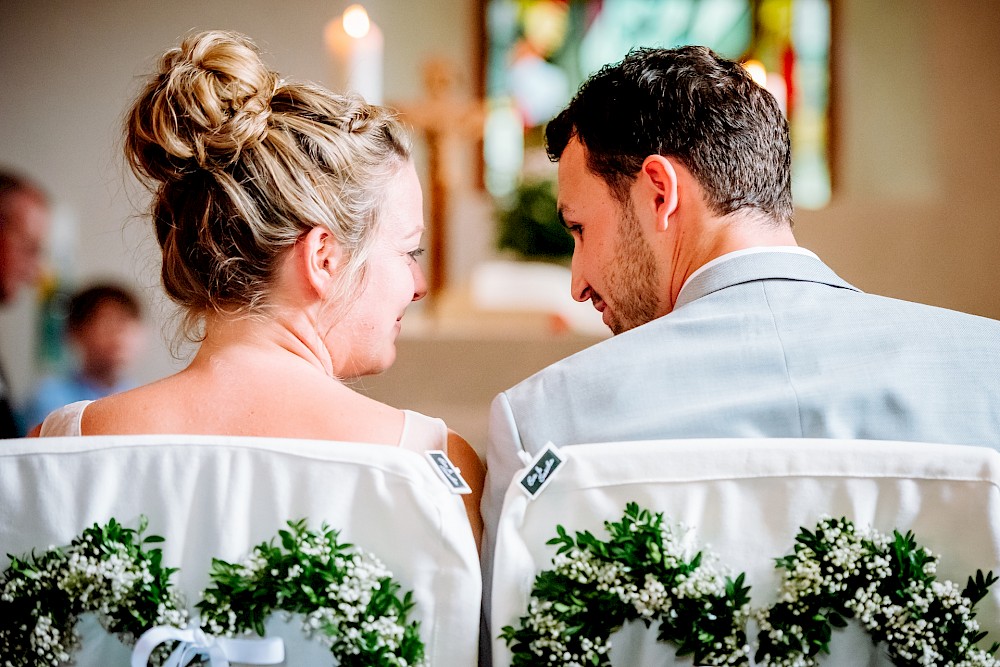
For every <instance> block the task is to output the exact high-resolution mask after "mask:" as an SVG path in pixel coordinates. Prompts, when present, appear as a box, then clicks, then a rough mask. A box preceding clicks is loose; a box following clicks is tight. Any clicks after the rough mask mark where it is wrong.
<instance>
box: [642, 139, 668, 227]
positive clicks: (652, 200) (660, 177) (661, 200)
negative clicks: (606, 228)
mask: <svg viewBox="0 0 1000 667" xmlns="http://www.w3.org/2000/svg"><path fill="white" fill-rule="evenodd" d="M639 185H640V186H641V189H640V193H641V194H642V195H644V197H645V198H644V202H646V205H648V206H649V207H650V209H651V212H652V213H653V215H654V216H655V219H656V231H659V232H665V231H667V228H668V227H669V226H670V216H672V215H673V214H674V213H675V212H676V211H677V170H676V169H674V163H673V162H672V161H671V160H670V158H667V157H664V156H662V155H650V156H648V157H647V158H646V159H645V160H643V162H642V169H641V170H640V171H639Z"/></svg>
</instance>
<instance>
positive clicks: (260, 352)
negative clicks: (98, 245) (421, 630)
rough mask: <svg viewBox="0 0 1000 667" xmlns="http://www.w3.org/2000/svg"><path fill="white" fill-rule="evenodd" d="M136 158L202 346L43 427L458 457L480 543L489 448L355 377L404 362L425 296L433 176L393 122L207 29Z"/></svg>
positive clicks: (159, 95) (149, 111)
mask: <svg viewBox="0 0 1000 667" xmlns="http://www.w3.org/2000/svg"><path fill="white" fill-rule="evenodd" d="M125 152H126V157H127V159H128V162H129V164H130V166H131V167H132V170H133V171H134V172H135V174H136V175H137V176H138V177H139V178H140V180H142V181H143V182H144V183H145V184H146V185H147V186H148V187H149V189H150V190H151V191H152V193H153V202H152V219H153V225H154V228H155V232H156V238H157V240H158V242H159V245H160V249H161V251H162V260H163V261H162V282H163V286H164V288H165V290H166V292H167V294H168V295H169V296H170V298H171V299H172V300H173V301H174V302H176V303H177V304H178V305H179V306H180V307H181V309H182V311H183V313H184V314H185V320H184V328H185V331H184V333H185V334H186V335H187V336H188V337H189V338H191V339H193V340H195V341H197V342H200V346H199V349H198V352H197V354H196V355H195V357H194V359H193V360H192V361H191V363H190V365H189V366H187V367H186V368H185V369H184V370H182V371H180V372H179V373H177V374H175V375H172V376H170V377H167V378H164V379H161V380H159V381H156V382H153V383H152V384H148V385H145V386H142V387H139V388H137V389H134V390H131V391H127V392H125V393H122V394H118V395H115V396H111V397H108V398H104V399H101V400H98V401H96V402H80V403H74V404H71V405H69V406H66V407H64V408H61V409H59V410H57V411H55V412H53V413H52V414H50V415H49V416H48V417H47V418H46V420H45V422H44V423H43V424H42V426H41V430H40V433H39V434H40V435H43V436H54V435H96V434H148V433H171V434H174V433H176V434H226V435H248V436H249V435H252V436H265V437H291V438H315V439H325V440H339V441H350V442H365V443H372V444H378V445H390V446H399V447H402V448H405V449H410V450H416V451H426V450H432V449H445V450H447V452H448V455H449V457H450V458H451V459H452V461H454V462H455V464H456V465H457V466H458V467H459V468H461V470H462V473H463V476H464V477H465V478H466V480H467V481H468V483H469V485H470V486H471V487H472V489H473V493H472V494H471V495H467V496H464V499H465V502H466V510H467V512H468V515H469V521H470V523H471V524H472V527H473V532H474V534H475V536H476V541H477V543H478V541H479V535H480V532H481V525H482V523H481V519H480V516H479V499H480V496H481V492H482V480H483V466H482V463H481V462H480V460H479V457H478V455H477V454H476V452H475V451H474V450H473V449H472V448H471V447H470V446H469V444H468V443H467V442H466V441H465V440H463V439H462V438H461V437H460V436H458V435H457V434H455V433H454V432H452V431H450V430H449V429H448V428H447V427H446V426H445V424H444V422H442V421H441V420H440V419H433V418H430V417H427V416H424V415H422V414H419V413H415V412H410V411H406V410H397V409H395V408H392V407H390V406H388V405H384V404H382V403H379V402H377V401H375V400H372V399H370V398H368V397H366V396H363V395H361V394H359V393H357V392H355V391H353V390H352V389H351V388H350V387H348V386H346V385H345V384H344V381H345V380H348V379H350V378H356V377H359V376H363V375H368V374H373V373H379V372H382V371H384V370H386V369H387V368H388V367H389V366H390V365H391V364H392V363H393V360H394V358H395V355H396V349H395V341H396V337H397V335H398V334H399V331H400V326H401V319H402V317H403V313H404V311H405V310H406V307H407V306H408V305H409V304H410V303H411V302H413V301H417V300H419V299H420V298H422V297H423V296H424V295H425V293H426V290H427V287H426V283H425V280H424V276H423V273H422V271H421V269H420V266H419V264H418V263H417V259H416V258H417V256H418V255H419V254H420V252H421V248H420V247H419V246H420V237H421V233H422V232H423V219H422V218H423V205H422V198H421V191H420V184H419V182H418V180H417V175H416V171H415V170H414V166H413V163H412V160H411V158H410V148H409V143H408V138H407V136H406V134H405V132H404V130H403V129H402V127H401V126H400V125H399V123H398V122H397V121H396V119H395V117H394V116H393V114H392V113H391V112H390V111H389V110H387V109H385V108H383V107H380V106H376V105H370V104H366V103H365V102H364V100H362V99H360V98H358V97H354V96H350V95H340V94H335V93H332V92H330V91H328V90H325V89H323V88H320V87H318V86H315V85H312V84H306V83H290V82H286V81H285V80H283V79H280V78H279V76H278V75H277V74H276V73H275V72H272V71H270V70H268V69H267V67H266V66H265V65H264V64H263V62H262V61H261V59H260V56H259V52H258V50H257V49H256V47H255V46H254V44H253V43H252V42H250V41H249V40H248V39H247V38H245V37H243V36H241V35H238V34H235V33H230V32H219V31H213V32H205V33H201V34H198V35H195V36H192V37H189V38H188V39H186V40H185V41H184V42H183V43H182V44H181V45H180V47H178V48H174V49H171V50H170V51H168V52H167V53H166V54H164V55H163V57H162V58H161V60H160V63H159V72H158V73H157V74H155V75H153V76H152V77H151V79H150V80H149V82H148V84H147V85H146V88H145V90H143V91H142V93H141V94H140V95H139V97H138V99H136V101H135V102H134V104H133V106H132V108H131V110H130V112H129V114H128V118H127V121H126V128H125ZM36 431H37V430H36Z"/></svg>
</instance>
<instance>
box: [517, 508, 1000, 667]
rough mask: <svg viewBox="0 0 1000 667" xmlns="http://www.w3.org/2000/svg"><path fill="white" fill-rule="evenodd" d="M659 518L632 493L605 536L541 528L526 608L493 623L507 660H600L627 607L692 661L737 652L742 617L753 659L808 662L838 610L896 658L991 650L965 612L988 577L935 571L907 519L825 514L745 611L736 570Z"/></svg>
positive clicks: (965, 659)
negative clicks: (775, 595) (858, 523)
mask: <svg viewBox="0 0 1000 667" xmlns="http://www.w3.org/2000/svg"><path fill="white" fill-rule="evenodd" d="M662 519H663V515H662V514H655V515H654V514H652V513H650V512H649V511H648V510H645V509H640V508H639V506H638V505H637V504H636V503H629V504H628V505H627V507H626V509H625V514H624V516H623V517H622V520H621V521H620V522H617V523H612V522H605V527H606V529H607V531H608V533H609V534H610V536H611V539H610V540H609V541H601V540H598V539H597V538H596V537H594V536H593V535H592V534H591V533H589V532H584V533H577V534H576V537H575V539H574V538H573V537H571V536H570V535H569V534H567V532H566V530H565V529H564V528H563V527H562V526H561V525H560V526H557V527H556V532H557V537H555V538H553V539H552V540H549V542H548V544H550V545H558V547H559V548H558V552H557V555H556V556H555V558H553V565H554V567H553V569H551V570H544V571H542V572H541V573H539V574H538V576H537V577H536V578H535V584H534V587H533V588H532V592H531V599H530V601H529V603H528V613H527V615H525V616H523V617H521V618H520V620H519V622H518V626H517V627H516V628H515V627H512V626H507V627H504V628H503V630H502V632H501V635H500V637H501V638H502V639H504V640H505V641H506V642H507V644H508V645H509V646H510V647H511V652H512V654H513V665H515V667H527V666H530V665H539V664H545V665H552V666H556V665H558V666H562V667H583V666H584V665H587V666H593V667H603V666H605V665H608V664H609V662H608V651H609V650H610V647H611V640H610V637H611V635H612V634H613V633H614V632H616V631H617V630H619V629H620V628H621V627H622V625H623V624H624V622H625V621H629V620H635V619H639V620H642V621H643V622H644V623H645V624H646V626H647V627H649V626H650V625H651V624H652V623H653V622H656V621H659V622H660V629H659V633H658V639H659V640H660V641H666V642H670V643H672V644H674V645H675V646H676V647H677V649H678V650H677V654H678V655H687V654H690V655H692V656H693V658H694V664H697V665H746V664H748V663H749V655H750V650H751V649H750V646H749V645H748V643H747V641H746V634H745V630H744V628H745V625H746V621H747V620H748V619H749V618H751V617H753V618H755V619H756V620H757V622H758V623H759V625H760V628H761V630H760V632H759V634H758V636H757V649H756V651H755V653H754V659H755V661H756V664H758V665H770V666H773V667H813V666H814V665H816V664H817V662H816V656H818V655H819V654H821V653H829V642H830V640H831V638H832V636H833V632H834V629H835V628H840V627H844V626H845V625H846V624H847V619H849V618H857V619H858V621H859V622H860V624H861V626H862V627H863V628H864V629H865V630H866V631H867V632H868V634H869V636H870V637H871V639H872V641H873V642H876V643H877V642H885V643H886V646H887V648H888V652H889V656H890V658H891V659H892V660H893V661H894V664H896V665H898V666H899V667H917V666H925V667H926V666H933V667H942V666H950V667H996V666H997V665H998V664H1000V661H998V660H997V659H996V658H995V657H994V654H995V653H996V652H997V650H998V649H1000V644H993V645H992V646H991V647H990V648H989V649H988V650H983V649H980V648H978V647H977V644H978V642H979V641H980V640H982V639H983V638H984V637H985V636H986V633H985V632H983V631H981V630H980V628H979V625H978V623H977V622H976V621H975V615H976V614H975V605H976V603H977V602H979V601H980V600H981V599H982V598H983V597H985V596H986V595H987V593H988V589H989V587H990V586H991V585H992V584H993V583H995V582H996V581H997V577H995V576H994V575H993V573H992V572H988V573H987V574H985V575H984V574H983V573H982V571H977V572H976V575H975V577H969V580H968V583H967V585H966V586H965V588H964V589H961V590H960V589H959V587H958V586H957V585H956V584H954V583H952V582H950V581H943V582H939V581H937V580H936V577H935V574H936V571H937V561H938V557H937V556H936V555H934V554H932V553H931V552H930V551H928V550H927V549H925V548H924V547H921V546H920V545H919V544H917V542H916V538H915V537H914V536H913V534H912V533H906V534H905V535H902V534H900V533H899V532H898V531H894V532H893V535H892V536H891V537H890V536H887V535H883V534H881V533H879V532H877V531H874V530H868V531H858V530H856V529H855V527H854V525H853V523H851V522H850V521H848V520H846V519H843V518H841V519H831V518H829V517H824V518H823V519H821V520H820V521H819V523H818V524H817V526H816V528H815V529H814V530H813V531H809V530H806V529H804V528H803V529H801V531H800V532H799V534H798V535H797V536H796V538H795V545H794V549H793V553H792V554H790V555H787V556H784V557H782V558H778V559H777V560H776V564H777V566H778V567H779V568H782V569H784V575H783V581H782V587H781V591H780V595H779V601H778V602H777V603H776V604H774V605H772V606H771V607H768V608H766V609H759V610H756V611H751V610H750V604H749V603H750V598H749V588H748V587H745V586H744V585H743V582H744V575H742V574H740V575H739V576H737V577H736V578H735V579H733V578H731V577H729V576H727V575H724V574H723V573H722V571H721V570H718V569H717V568H716V567H715V566H714V564H713V565H709V566H706V565H705V564H704V563H703V560H704V559H703V555H702V553H700V552H699V553H697V554H695V555H694V556H693V557H688V556H687V555H686V554H685V552H684V549H683V547H682V545H681V540H680V539H678V537H677V536H676V535H675V532H674V530H672V529H671V528H670V527H668V526H666V525H664V524H663V520H662Z"/></svg>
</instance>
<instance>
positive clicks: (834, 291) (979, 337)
mask: <svg viewBox="0 0 1000 667" xmlns="http://www.w3.org/2000/svg"><path fill="white" fill-rule="evenodd" d="M702 437H737V438H739V437H814V438H815V437H818V438H853V439H886V440H907V441H923V442H939V443H948V444H973V445H987V446H993V447H997V448H1000V322H997V321H995V320H991V319H986V318H982V317H976V316H973V315H968V314H964V313H958V312H954V311H949V310H945V309H941V308H934V307H931V306H926V305H920V304H914V303H909V302H906V301H900V300H896V299H889V298H886V297H880V296H874V295H870V294H865V293H863V292H861V291H859V290H857V289H855V288H854V287H852V286H851V285H849V284H847V283H846V282H844V281H843V280H842V279H841V278H839V277H838V276H837V275H836V274H835V273H834V272H833V271H832V270H831V269H830V268H828V267H827V266H826V265H825V264H823V263H822V262H821V261H819V260H817V259H815V258H813V257H809V256H806V255H800V254H790V253H782V252H763V253H757V254H748V255H743V256H738V257H734V258H732V259H729V260H727V261H724V262H721V263H719V264H718V265H715V266H713V267H710V268H709V269H707V270H706V271H704V272H703V273H701V274H699V275H697V276H695V277H694V278H693V279H692V280H691V281H690V282H689V284H687V285H685V286H684V289H683V290H682V291H681V295H680V298H679V300H678V303H677V304H676V307H675V308H674V310H673V312H672V313H670V314H669V315H666V316H665V317H661V318H659V319H657V320H654V321H652V322H649V323H648V324H645V325H643V326H641V327H637V328H635V329H632V330H631V331H628V332H626V333H623V334H621V335H618V336H615V337H614V338H611V339H608V340H606V341H603V342H601V343H599V344H597V345H594V346H593V347H590V348H588V349H586V350H583V351H582V352H579V353H577V354H575V355H573V356H571V357H568V358H566V359H563V360H562V361H559V362H557V363H556V364H553V365H552V366H549V367H548V368H546V369H544V370H542V371H540V372H539V373H537V374H535V375H534V376H532V377H530V378H528V379H527V380H525V381H523V382H521V383H520V384H518V385H517V386H515V387H514V388H512V389H509V390H508V391H505V392H503V393H501V394H500V395H499V396H497V397H496V399H495V400H494V401H493V406H492V412H491V417H490V437H489V443H488V448H487V480H486V489H485V492H484V496H483V507H482V509H483V518H484V520H485V523H486V535H485V538H484V543H483V557H484V569H485V574H486V579H487V581H489V571H490V562H491V557H492V550H493V547H494V536H495V530H496V525H497V520H498V518H499V514H500V509H501V505H502V502H503V496H504V493H505V491H506V489H507V486H508V485H509V483H510V480H511V478H512V477H513V475H514V473H515V472H516V471H517V470H518V469H519V468H520V467H522V466H523V465H524V464H525V460H524V459H525V458H527V459H529V460H530V457H532V456H534V454H535V453H537V452H538V451H539V449H540V448H542V447H543V446H544V445H545V443H546V442H548V441H550V440H551V441H552V442H553V443H554V444H555V445H556V446H560V447H561V446H564V445H573V444H580V443H588V442H607V441H617V440H648V439H658V438H702Z"/></svg>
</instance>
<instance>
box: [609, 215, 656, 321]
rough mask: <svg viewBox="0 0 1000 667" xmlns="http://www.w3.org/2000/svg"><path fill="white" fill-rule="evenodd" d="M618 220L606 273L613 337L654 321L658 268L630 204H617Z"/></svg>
mask: <svg viewBox="0 0 1000 667" xmlns="http://www.w3.org/2000/svg"><path fill="white" fill-rule="evenodd" d="M619 210H620V211H621V219H620V224H619V229H618V236H617V238H616V239H615V253H614V261H612V263H611V267H610V269H609V270H608V280H607V291H608V296H611V297H612V298H614V306H615V307H614V308H613V309H612V313H611V317H610V318H609V321H608V327H609V328H610V329H611V332H612V333H613V334H615V335H618V334H620V333H623V332H625V331H628V330H629V329H634V328H635V327H637V326H640V325H643V324H646V323H647V322H650V321H652V320H654V319H656V317H657V312H658V311H659V306H660V298H659V294H657V285H659V282H660V281H659V277H660V267H659V265H658V264H657V263H656V255H655V254H654V253H653V248H652V246H651V245H650V243H649V242H648V241H647V240H646V238H645V237H644V236H643V235H642V229H641V227H640V225H639V217H638V216H637V215H636V213H635V207H634V205H633V204H632V202H628V203H625V204H621V205H620V206H619Z"/></svg>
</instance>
